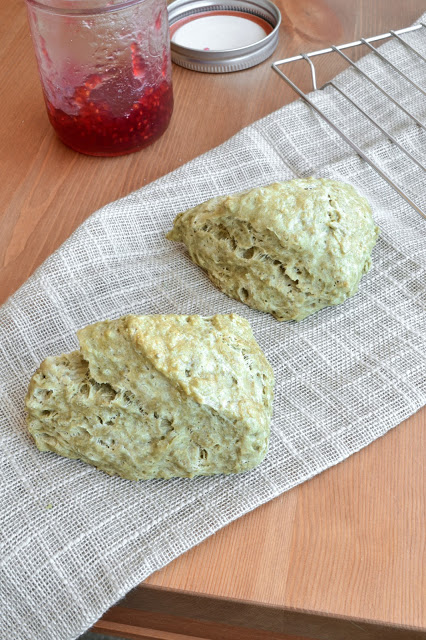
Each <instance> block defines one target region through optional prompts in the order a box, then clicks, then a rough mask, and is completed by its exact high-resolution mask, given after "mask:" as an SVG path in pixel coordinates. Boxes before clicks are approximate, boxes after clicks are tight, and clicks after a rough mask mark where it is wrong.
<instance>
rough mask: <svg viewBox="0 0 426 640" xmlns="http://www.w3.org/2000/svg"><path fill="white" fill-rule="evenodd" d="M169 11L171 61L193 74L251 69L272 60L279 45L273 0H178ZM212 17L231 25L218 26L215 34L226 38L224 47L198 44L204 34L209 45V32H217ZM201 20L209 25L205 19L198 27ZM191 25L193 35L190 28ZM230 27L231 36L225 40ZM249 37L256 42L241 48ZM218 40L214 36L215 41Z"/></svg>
mask: <svg viewBox="0 0 426 640" xmlns="http://www.w3.org/2000/svg"><path fill="white" fill-rule="evenodd" d="M168 12H169V25H170V34H171V54H172V60H173V62H175V63H176V64H178V65H180V66H181V67H186V68H187V69H192V70H193V71H204V72H206V73H226V72H229V71H240V70H241V69H248V68H249V67H254V66H255V65H256V64H259V63H260V62H263V61H264V60H266V58H269V56H270V55H272V53H273V52H274V50H275V48H276V46H277V44H278V30H279V27H280V24H281V14H280V12H279V9H278V8H277V7H276V6H275V5H274V4H273V3H272V2H270V0H216V2H214V0H175V1H174V2H172V3H171V4H170V5H169V7H168ZM213 16H216V17H217V16H222V17H223V18H222V19H224V20H227V21H228V23H229V25H227V24H226V23H218V31H217V33H216V36H218V37H219V38H222V39H224V47H225V48H223V47H222V46H220V47H218V46H217V45H213V47H204V46H202V45H200V44H199V43H200V42H201V41H202V38H203V37H204V35H200V34H205V37H206V43H208V42H209V41H208V35H209V33H210V36H211V35H212V34H211V29H212V28H213V29H214V22H213V21H212V20H211V18H212V17H213ZM202 18H209V19H210V20H209V25H207V21H206V20H203V21H202V22H200V23H198V24H197V26H195V23H196V22H198V21H199V20H201V19H202ZM235 18H237V19H236V20H235ZM244 18H245V20H242V19H244ZM230 20H231V21H232V20H233V23H232V22H230ZM190 23H192V25H191V26H190V27H189V29H190V30H191V32H189V31H188V26H187V25H189V24H190ZM244 23H246V25H245V24H244ZM201 25H203V28H204V27H206V28H205V29H204V31H203V28H201V29H199V28H198V27H199V26H201ZM253 25H254V26H253ZM256 25H257V26H256ZM228 26H229V29H228V31H229V33H228V36H229V37H228V38H226V32H227V27H228ZM246 26H247V27H248V29H246V28H245V27H246ZM182 27H185V29H186V32H185V33H186V34H187V35H186V36H184V31H183V30H182V31H181V28H182ZM178 32H180V36H179V37H178ZM256 34H258V35H256ZM213 35H214V34H213ZM234 37H235V41H233V39H234ZM247 37H248V39H249V40H250V38H252V39H253V38H254V39H255V41H254V42H253V41H252V42H249V44H246V43H244V44H243V45H242V46H241V42H244V39H247ZM200 38H201V40H200ZM257 38H260V39H257ZM174 39H176V40H177V42H174ZM186 39H187V41H186ZM216 41H217V39H215V38H214V37H213V40H212V42H213V43H215V42H216ZM194 42H196V45H195V46H194Z"/></svg>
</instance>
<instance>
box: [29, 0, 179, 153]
mask: <svg viewBox="0 0 426 640" xmlns="http://www.w3.org/2000/svg"><path fill="white" fill-rule="evenodd" d="M27 8H28V16H29V23H30V28H31V34H32V38H33V42H34V47H35V51H36V56H37V61H38V67H39V71H40V77H41V83H42V87H43V93H44V99H45V102H46V107H47V113H48V116H49V120H50V122H51V124H52V126H53V128H54V129H55V131H56V133H57V135H58V136H59V138H60V139H61V140H62V142H64V143H65V144H66V145H68V146H69V147H71V148H72V149H75V150H76V151H80V152H81V153H86V154H89V155H94V156H118V155H123V154H125V153H131V152H133V151H139V149H142V148H143V147H146V146H147V145H149V144H151V143H152V142H154V140H156V139H157V138H159V137H160V136H161V134H162V133H163V132H164V131H165V130H166V129H167V126H168V124H169V121H170V117H171V114H172V111H173V92H172V83H171V61H170V41H169V28H168V19H167V5H166V0H127V1H123V0H40V1H36V0H27Z"/></svg>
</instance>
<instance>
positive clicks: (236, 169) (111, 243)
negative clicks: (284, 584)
mask: <svg viewBox="0 0 426 640" xmlns="http://www.w3.org/2000/svg"><path fill="white" fill-rule="evenodd" d="M425 17H426V16H425ZM425 17H424V18H423V20H424V19H425ZM425 32H426V29H423V30H422V33H420V32H415V33H412V34H410V35H407V36H405V38H406V40H407V42H410V43H411V44H412V45H413V46H415V47H417V48H418V50H419V51H420V52H421V53H422V54H423V55H425V54H426V36H425ZM382 51H384V52H386V53H387V55H389V57H390V58H391V59H392V60H393V61H394V62H395V64H397V65H398V66H399V67H400V68H401V69H403V70H404V71H405V72H406V73H407V74H408V75H409V76H410V77H412V78H413V79H414V80H417V81H418V82H419V83H422V82H423V86H425V85H424V78H425V74H424V66H422V65H424V63H422V62H421V61H419V59H418V58H416V57H415V56H414V54H412V53H411V52H410V51H408V50H407V49H406V48H404V46H403V45H401V43H398V42H390V43H388V44H386V45H384V47H383V48H382ZM361 66H362V68H364V69H368V70H369V72H371V74H373V75H374V77H375V78H377V79H379V80H380V81H381V82H382V83H383V84H385V85H386V87H387V89H388V90H389V91H390V92H392V93H393V94H395V95H397V96H399V97H400V99H401V100H402V102H403V103H404V104H405V105H406V106H407V108H408V109H410V110H411V111H412V112H413V113H414V114H415V115H416V116H417V117H418V118H419V119H420V120H422V121H423V122H425V121H426V102H425V100H424V96H423V95H422V94H421V93H420V92H418V91H417V90H416V89H414V88H412V87H411V86H410V85H408V84H407V83H406V81H404V80H401V79H400V78H398V77H397V76H396V74H395V73H394V72H392V71H389V70H388V69H387V68H386V66H385V65H384V64H383V63H382V62H380V61H378V60H377V59H376V58H375V57H373V56H372V55H368V56H366V57H365V58H364V59H363V60H362V61H361ZM265 73H272V71H270V70H269V69H268V66H265ZM336 82H337V83H338V84H339V86H342V87H345V88H346V90H348V91H350V94H351V96H352V98H353V99H354V100H355V101H359V102H360V103H362V104H363V105H364V106H365V108H366V109H368V111H369V113H370V114H372V115H374V116H375V117H377V118H378V119H379V120H380V121H381V122H382V125H383V126H384V127H386V128H388V129H389V131H390V132H392V133H393V135H394V136H395V137H396V138H397V139H398V140H399V141H401V142H402V143H403V144H404V145H406V146H407V147H408V148H409V149H410V150H411V151H412V153H413V154H414V155H416V156H417V157H418V158H419V160H423V162H424V161H425V160H426V144H425V142H426V135H425V131H424V130H421V129H420V127H418V126H417V125H416V124H414V123H410V121H409V120H408V118H407V116H405V115H404V113H403V112H401V111H399V110H398V109H397V108H396V107H393V106H392V105H390V104H389V102H388V101H387V100H386V99H384V98H383V96H382V94H380V92H378V91H377V90H375V89H371V88H370V87H368V86H367V85H366V83H365V81H363V80H362V79H361V78H360V77H359V74H357V73H356V72H355V71H353V70H348V71H346V72H344V73H343V74H342V75H341V76H339V77H338V78H337V80H336ZM312 97H313V99H314V100H315V102H316V103H318V104H319V105H321V106H322V108H324V109H325V110H326V111H327V113H329V114H331V116H332V117H333V119H334V120H335V121H337V122H338V123H341V124H342V126H343V127H344V128H345V130H346V131H349V132H350V133H351V134H352V135H353V136H354V137H355V139H356V140H357V141H358V144H359V145H361V146H362V148H363V149H365V150H368V153H369V154H371V155H372V156H374V158H375V159H376V161H377V162H378V163H379V164H380V166H381V167H382V168H383V169H384V170H385V171H387V172H388V173H390V174H391V175H393V176H394V177H395V178H396V179H397V181H398V183H399V184H400V186H402V187H403V188H404V189H405V190H406V191H407V192H408V193H409V194H411V195H412V197H413V199H415V200H416V202H417V203H418V204H419V205H423V207H426V189H425V188H424V187H425V178H424V173H422V172H421V170H420V169H418V168H417V167H416V166H415V165H414V164H413V163H412V162H411V161H410V160H408V159H406V158H404V157H403V156H402V154H401V152H400V151H399V150H398V149H397V148H396V147H395V145H393V144H391V143H389V142H388V141H387V140H386V139H385V138H384V136H382V135H381V134H380V133H377V131H375V130H374V129H373V128H372V127H371V126H370V125H369V123H368V121H366V120H364V118H363V117H362V116H360V115H359V114H357V113H355V111H354V110H353V108H352V107H349V106H348V105H347V104H345V103H344V99H343V98H342V97H341V96H340V94H338V93H337V92H336V90H335V89H333V88H327V89H325V90H323V91H318V92H315V94H313V96H312ZM309 175H314V176H317V177H327V178H335V179H340V180H346V181H350V182H352V183H353V184H354V185H355V186H356V187H357V188H358V189H359V190H361V191H362V192H363V193H364V194H365V195H366V196H367V198H369V199H370V201H371V202H372V204H373V208H374V217H375V220H376V222H377V223H378V224H379V225H380V227H381V229H382V233H381V236H380V239H379V241H378V244H377V246H376V248H375V250H374V252H373V267H372V269H371V271H370V272H369V274H368V275H367V276H366V277H364V278H363V280H362V282H361V287H360V291H359V293H358V294H357V295H356V296H355V297H354V298H352V299H350V300H349V301H347V302H345V303H344V304H343V305H341V306H339V307H335V308H328V309H324V310H323V311H321V312H319V313H317V314H316V315H314V316H311V317H309V318H307V319H306V320H304V321H303V322H301V323H299V324H295V323H278V322H277V321H275V320H274V319H273V318H272V317H270V316H268V315H266V314H262V313H259V312H256V311H253V310H250V309H248V308H247V307H245V306H244V305H242V304H240V303H238V302H235V301H233V300H230V299H228V298H227V297H226V296H225V295H223V294H222V293H220V292H219V291H217V290H216V289H215V288H214V287H213V285H211V283H210V282H209V280H208V279H207V277H206V276H205V275H204V274H203V273H202V272H201V271H200V270H199V269H198V268H197V267H196V266H194V265H193V264H192V263H191V262H190V260H189V259H188V256H187V254H186V252H185V251H184V249H183V247H182V246H181V245H177V244H176V243H172V242H169V241H167V240H166V239H165V233H166V231H168V230H169V229H170V228H171V225H172V221H173V219H174V216H175V215H176V214H177V213H178V212H179V211H182V210H184V209H186V208H188V207H191V206H194V205H195V204H197V203H199V202H202V201H203V200H205V199H207V198H210V197H212V196H215V195H219V194H224V193H232V192H236V191H240V190H242V189H245V188H249V187H253V186H256V185H262V184H268V183H270V182H273V181H275V180H285V179H289V178H293V177H296V176H298V177H301V176H309ZM425 240H426V221H425V220H423V219H422V218H421V217H420V216H419V215H418V214H417V213H415V212H414V211H413V210H412V209H411V208H410V207H409V206H408V205H407V204H406V203H405V201H404V200H403V199H402V198H401V197H400V196H398V195H397V194H396V193H395V192H394V191H393V190H392V189H391V188H390V187H389V186H388V185H387V184H386V183H385V182H384V181H383V180H382V178H380V177H379V176H378V175H377V174H376V173H375V172H374V171H373V170H372V169H371V168H370V167H369V166H368V165H366V163H365V162H363V161H362V160H361V159H360V158H359V157H358V156H357V155H356V154H354V153H353V152H352V151H351V149H350V148H349V147H348V146H347V145H346V144H345V143H344V142H342V141H341V139H340V138H339V137H338V136H337V135H336V134H335V133H333V131H332V130H331V129H330V128H329V127H328V126H327V125H326V124H325V123H324V122H323V121H322V120H320V119H319V117H318V116H317V115H315V114H314V113H313V112H312V110H311V109H310V108H309V107H307V106H306V105H305V104H303V103H302V102H300V101H297V102H295V103H293V104H291V105H289V106H287V107H285V108H283V109H281V110H279V111H277V112H276V113H273V114H271V115H270V116H268V117H266V118H264V119H263V120H261V121H259V122H256V123H254V124H253V125H251V126H250V127H247V128H246V129H244V130H242V131H241V132H240V133H238V134H237V135H236V136H235V137H233V138H232V139H230V140H229V141H228V142H226V143H225V144H223V145H222V146H220V147H219V148H216V149H213V150H212V151H210V152H209V153H207V154H205V155H204V156H202V157H199V158H197V159H195V160H194V161H192V162H190V163H189V164H187V165H185V166H183V167H182V168H180V169H179V170H177V171H175V172H173V173H171V174H170V175H167V176H165V177H163V178H161V179H160V180H158V181H156V182H155V183H152V184H150V185H148V186H146V187H144V188H143V189H141V190H140V191H137V192H135V193H132V194H130V195H129V196H128V197H126V198H123V199H122V200H119V201H117V202H114V203H112V204H110V205H108V206H106V207H104V208H103V209H102V210H100V211H98V212H97V213H96V214H94V215H93V216H92V217H91V218H90V219H88V220H87V221H86V222H85V223H84V224H83V225H82V226H81V227H80V228H79V229H78V230H77V231H76V232H75V233H74V234H73V236H72V237H71V238H70V239H69V240H68V241H67V242H66V243H65V244H64V245H63V246H62V247H61V248H60V249H59V250H58V251H57V252H56V253H55V254H54V255H52V256H51V257H50V258H49V259H48V260H47V261H46V262H45V263H44V264H43V265H42V267H41V268H40V269H39V270H38V271H37V272H36V273H35V274H34V275H33V276H32V277H31V278H30V279H29V280H28V282H26V283H25V285H24V286H23V287H21V289H20V290H19V291H18V292H17V293H16V294H15V295H13V296H12V297H11V298H10V299H9V300H8V301H7V303H6V304H5V305H4V306H3V307H2V308H1V309H0V352H1V358H0V397H1V399H0V406H1V411H0V441H1V446H0V474H1V475H0V637H1V638H14V639H15V640H71V639H72V638H76V637H77V636H78V635H79V634H81V633H82V632H83V631H85V630H86V629H87V628H88V627H89V626H90V625H91V624H92V623H93V622H94V621H95V620H96V619H98V618H99V617H100V616H101V615H102V613H103V612H104V611H105V610H106V609H107V608H109V607H110V606H111V605H112V604H113V603H114V602H115V601H117V599H119V598H120V597H122V596H124V594H125V593H126V592H127V591H128V590H130V589H131V588H132V587H134V586H135V585H137V584H138V583H139V582H140V581H142V580H143V579H144V578H146V577H147V576H148V575H149V574H150V573H152V572H153V571H155V570H156V569H159V568H161V567H162V566H164V565H165V564H167V563H168V562H170V561H171V560H172V559H173V558H175V557H176V556H178V555H179V554H181V553H183V552H184V551H185V550H187V549H188V548H190V547H192V546H193V545H195V544H197V543H199V542H200V541H201V540H203V539H205V538H206V537H207V536H209V535H211V534H212V533H214V532H215V531H217V530H218V529H219V528H220V527H223V526H224V525H225V524H227V523H229V522H230V521H231V520H233V519H235V518H238V517H239V516H241V515H243V514H244V513H246V512H248V511H250V510H251V509H254V508H255V507H257V506H258V505H260V504H262V503H264V502H265V501H267V500H270V499H271V498H273V497H274V496H277V495H279V494H280V493H282V492H283V491H286V490H288V489H290V488H291V487H294V486H295V485H297V484H298V483H301V482H303V481H304V480H307V479H308V478H311V477H312V476H314V475H315V474H317V473H319V472H320V471H322V470H324V469H326V468H328V467H330V466H332V465H334V464H336V463H338V462H340V461H342V460H344V459H345V458H347V457H348V456H350V455H351V454H352V453H354V452H355V451H358V450H359V449H361V448H362V447H365V446H366V445H368V444H369V443H370V442H372V441H373V440H375V439H376V438H378V437H379V436H381V435H383V434H384V433H386V432H387V431H388V430H389V429H391V428H392V427H395V426H396V425H398V424H399V423H400V422H401V421H402V420H404V419H405V418H407V417H408V416H410V415H411V414H412V413H414V412H415V411H416V410H418V409H419V408H420V407H422V406H423V405H424V404H425V401H426V314H425V303H426V242H425ZM228 312H235V313H239V314H241V315H242V316H244V317H245V318H247V319H248V320H249V321H250V323H251V324H252V327H253V330H254V334H255V336H256V338H257V340H258V342H259V343H260V345H261V347H262V348H263V350H264V351H265V353H266V355H267V357H268V359H269V361H270V362H271V364H272V366H273V368H274V371H275V375H276V381H277V383H276V396H275V409H274V419H273V428H272V437H271V443H270V449H269V453H268V455H267V458H266V459H265V461H264V462H263V463H262V465H261V466H260V467H259V468H258V469H256V470H254V471H251V472H249V473H247V474H243V475H240V476H228V477H215V478H197V479H193V480H186V479H177V480H171V481H148V482H138V483H132V482H128V481H125V480H121V479H118V478H110V477H108V476H106V475H104V474H102V473H100V472H98V471H96V470H95V469H94V468H91V467H89V466H87V465H85V464H83V463H81V462H79V461H72V460H66V459H62V458H60V457H59V456H56V455H54V454H46V453H45V454H42V453H40V452H38V451H37V449H36V448H35V446H34V444H33V442H32V440H31V439H30V437H29V436H28V434H27V431H26V428H25V413H24V396H25V392H26V388H27V385H28V381H29V378H30V376H31V374H32V373H33V372H34V370H35V369H36V367H37V366H38V364H39V363H40V361H41V360H43V359H44V358H45V357H46V356H48V355H52V354H60V353H62V352H66V351H70V350H73V349H75V348H76V347H77V341H76V337H75V331H76V329H78V328H80V327H82V326H84V325H86V324H89V323H91V322H95V321H97V320H100V319H103V318H114V317H117V316H120V315H123V314H125V313H136V314H137V313H142V314H146V313H185V314H191V313H198V314H202V315H212V314H215V313H228Z"/></svg>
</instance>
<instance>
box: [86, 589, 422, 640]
mask: <svg viewBox="0 0 426 640" xmlns="http://www.w3.org/2000/svg"><path fill="white" fill-rule="evenodd" d="M147 621H148V622H149V623H150V628H152V625H153V624H154V623H158V624H159V625H160V627H161V626H165V627H166V628H165V629H159V630H161V631H162V632H166V631H167V633H170V631H168V630H172V631H173V633H175V636H176V640H178V639H179V636H180V635H182V634H183V637H184V638H185V637H189V638H191V637H192V638H194V640H195V638H198V637H202V638H206V640H209V639H210V638H212V639H213V640H215V639H216V637H221V636H217V635H214V634H213V636H212V635H210V636H209V635H197V636H194V635H188V634H187V629H188V622H193V623H196V624H195V628H194V631H197V633H200V632H202V633H206V631H207V632H208V631H209V629H210V630H211V629H212V628H213V627H212V625H213V626H214V627H216V630H217V629H218V628H219V627H223V640H226V639H227V638H228V637H229V638H230V640H233V637H234V636H232V635H230V636H229V635H226V627H230V628H231V629H234V630H236V629H238V630H241V631H244V634H245V635H244V639H245V640H250V639H251V638H253V639H254V638H259V640H261V638H263V634H265V633H266V634H267V635H265V636H264V637H265V638H271V640H274V639H275V638H277V640H278V639H279V638H283V639H285V638H289V639H290V638H295V640H296V637H297V638H301V636H303V637H308V638H313V639H315V640H335V639H336V640H337V639H338V640H384V638H386V640H425V638H426V629H421V628H419V627H413V626H407V625H398V624H395V623H386V622H385V621H377V620H371V619H366V618H356V617H348V616H344V615H339V614H333V613H332V612H318V611H313V610H305V609H297V608H293V607H287V606H281V605H274V604H268V603H265V602H257V601H248V600H243V599H237V598H229V597H223V596H214V595H213V596H212V595H208V594H202V593H197V592H191V591H182V590H177V589H170V588H164V587H158V586H151V585H149V586H148V585H144V584H141V585H139V586H138V587H137V588H136V589H134V590H133V591H131V592H130V593H129V594H128V595H127V596H126V597H125V598H124V599H123V600H121V601H120V603H119V604H118V605H116V606H114V607H112V608H111V609H110V610H109V611H108V612H107V613H106V614H105V615H104V616H103V618H102V620H100V621H98V622H97V623H96V624H95V625H94V627H93V630H94V631H102V632H104V633H106V632H107V631H108V630H110V631H112V630H113V626H114V625H116V624H119V625H123V624H124V625H126V624H129V625H133V626H134V627H135V628H137V629H139V630H141V631H142V630H143V628H146V626H147V625H146V622H147ZM197 623H198V624H197ZM111 625H112V626H111ZM155 626H157V625H155ZM204 628H205V630H204V631H203V629H204ZM256 633H257V635H256ZM185 634H186V635H185ZM253 634H254V635H253ZM283 634H285V635H283ZM128 637H131V636H128ZM135 637H136V638H138V636H135ZM146 637H149V636H146ZM151 637H152V638H156V637H158V638H159V639H162V638H164V640H168V638H169V636H167V635H163V636H161V635H159V636H155V635H154V636H151ZM140 638H141V640H142V639H143V638H144V636H143V635H142V636H140ZM170 640H174V638H173V636H170Z"/></svg>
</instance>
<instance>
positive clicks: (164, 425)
mask: <svg viewBox="0 0 426 640" xmlns="http://www.w3.org/2000/svg"><path fill="white" fill-rule="evenodd" d="M77 335H78V340H79V342H80V351H74V352H72V353H69V354H65V355H61V356H57V357H49V358H47V359H46V360H44V362H42V364H41V365H40V368H39V369H38V370H37V372H36V373H35V374H34V376H33V378H32V379H31V382H30V385H29V389H28V393H27V397H26V406H27V411H28V428H29V431H30V433H31V435H32V436H33V438H34V440H35V442H36V445H37V447H38V448H39V449H40V450H41V451H54V452H56V453H58V454H60V455H62V456H66V457H68V458H79V459H80V460H83V461H84V462H87V463H89V464H92V465H94V466H95V467H97V468H98V469H101V470H102V471H105V472H106V473H108V474H111V475H119V476H121V477H123V478H127V479H129V480H139V479H148V478H172V477H175V476H184V477H192V476H195V475H212V474H217V473H239V472H241V471H246V470H248V469H252V468H253V467H255V466H256V465H258V464H259V463H260V462H261V461H262V459H263V458H264V456H265V454H266V450H267V445H268V438H269V425H270V419H271V414H272V399H273V384H274V376H273V372H272V369H271V367H270V365H269V363H268V361H267V360H266V358H265V356H264V354H263V352H262V351H261V349H260V347H259V345H258V344H257V342H256V341H255V339H254V336H253V333H252V330H251V327H250V325H249V324H248V322H247V321H246V320H244V319H243V318H241V317H239V316H237V315H216V316H213V317H211V318H203V317H201V316H195V315H194V316H179V315H165V316H160V315H158V316H155V315H153V316H131V315H130V316H124V317H122V318H119V319H118V320H112V321H109V320H107V321H105V322H98V323H96V324H94V325H90V326H88V327H86V328H84V329H81V330H80V331H79V332H78V334H77Z"/></svg>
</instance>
